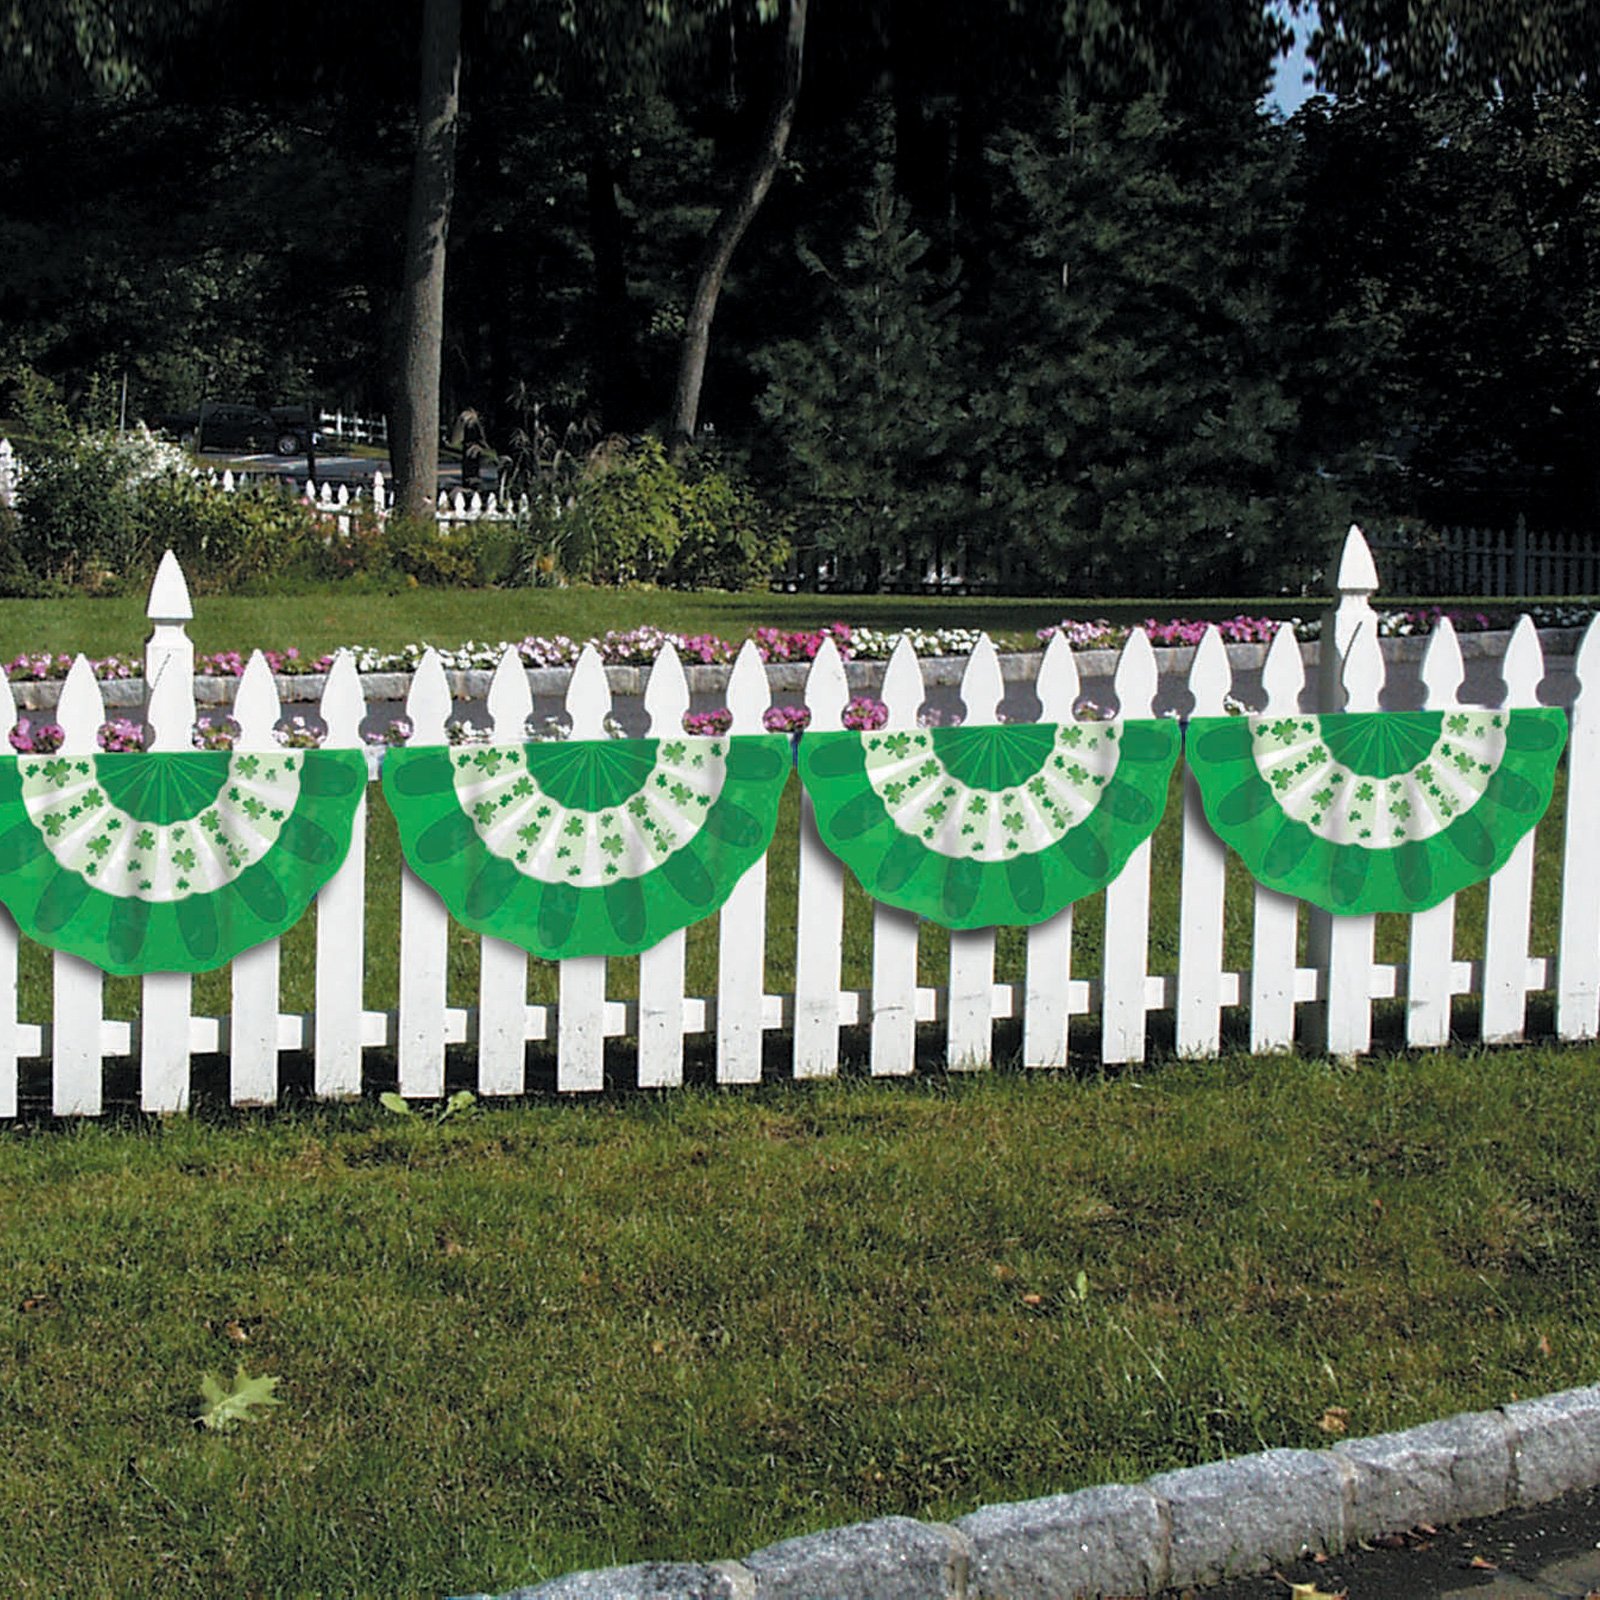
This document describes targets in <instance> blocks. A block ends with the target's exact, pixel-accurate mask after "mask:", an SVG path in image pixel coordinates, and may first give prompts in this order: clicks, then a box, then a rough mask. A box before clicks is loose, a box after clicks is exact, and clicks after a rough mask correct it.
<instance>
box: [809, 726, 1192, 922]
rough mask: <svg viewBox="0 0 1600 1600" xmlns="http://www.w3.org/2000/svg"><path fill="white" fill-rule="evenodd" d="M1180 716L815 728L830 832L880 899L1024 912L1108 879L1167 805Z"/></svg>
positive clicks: (814, 753) (948, 916)
mask: <svg viewBox="0 0 1600 1600" xmlns="http://www.w3.org/2000/svg"><path fill="white" fill-rule="evenodd" d="M1178 741H1179V731H1178V725H1177V723H1176V722H1173V721H1170V720H1138V721H1135V720H1127V721H1123V720H1120V719H1119V720H1114V721H1110V722H1099V723H1075V722H1073V723H1060V724H1057V723H1012V724H1004V725H994V726H991V725H975V726H969V727H956V728H931V729H915V730H910V731H902V732H888V731H879V732H866V733H855V732H843V733H808V734H805V735H803V736H802V738H801V740H800V756H799V764H800V777H801V781H802V782H803V783H804V784H805V787H806V792H807V793H808V794H809V795H810V796H811V798H812V801H813V803H814V805H815V808H816V819H817V829H818V832H819V833H820V834H821V835H822V839H823V842H824V843H825V844H826V845H827V846H828V848H829V849H830V850H831V851H833V853H834V854H835V855H837V856H838V857H839V859H840V860H841V861H843V862H844V864H845V865H846V866H847V867H849V868H850V870H851V871H852V872H853V873H854V874H855V875H856V877H857V878H859V879H860V881H861V884H862V887H863V888H865V889H866V891H867V893H868V894H870V895H871V896H872V897H873V898H874V899H876V900H881V901H882V902H883V903H884V904H886V905H892V906H899V907H900V908H901V909H903V910H906V911H914V912H917V913H918V914H919V915H921V916H924V917H927V918H928V919H929V920H931V921H933V922H937V923H940V924H942V925H943V926H945V927H948V928H985V927H995V926H1014V925H1026V924H1031V923H1036V922H1043V921H1044V920H1045V919H1047V918H1049V917H1053V916H1054V915H1056V913H1057V912H1059V911H1060V910H1062V909H1063V908H1064V907H1065V906H1068V905H1070V904H1071V903H1072V902H1073V901H1075V900H1079V899H1081V898H1083V896H1085V895H1087V894H1092V893H1093V892H1094V891H1095V890H1097V889H1101V888H1104V887H1105V885H1106V884H1107V883H1109V882H1110V881H1111V880H1112V879H1113V878H1114V877H1115V876H1116V875H1117V873H1118V872H1120V871H1121V870H1122V867H1123V865H1124V863H1125V862H1126V861H1127V859H1128V857H1129V856H1130V855H1131V854H1132V853H1133V851H1134V850H1135V849H1136V848H1137V847H1138V846H1139V845H1140V844H1141V843H1143V842H1144V840H1146V839H1148V838H1149V837H1150V835H1151V834H1152V833H1153V832H1154V831H1155V827H1156V824H1157V823H1158V822H1159V821H1160V820H1161V814H1162V811H1163V810H1164V809H1165V806H1166V798H1167V785H1168V781H1169V780H1170V778H1171V775H1172V769H1173V766H1174V764H1175V763H1176V761H1177V755H1178Z"/></svg>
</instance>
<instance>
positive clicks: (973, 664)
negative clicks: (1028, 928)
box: [945, 633, 1005, 1072]
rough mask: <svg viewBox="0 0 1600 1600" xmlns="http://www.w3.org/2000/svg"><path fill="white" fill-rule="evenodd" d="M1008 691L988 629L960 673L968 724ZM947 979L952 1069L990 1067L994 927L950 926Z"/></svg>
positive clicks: (991, 711) (982, 722)
mask: <svg viewBox="0 0 1600 1600" xmlns="http://www.w3.org/2000/svg"><path fill="white" fill-rule="evenodd" d="M1004 693H1005V681H1004V679H1002V677H1001V676H1000V657H999V655H998V654H997V653H996V651H995V647H994V641H993V640H992V639H991V638H990V637H989V635H988V634H986V633H982V634H979V635H978V642H977V643H976V644H975V645H974V646H973V647H972V653H971V654H970V655H969V656H968V657H967V666H966V670H965V671H964V672H963V673H962V674H961V703H962V705H963V706H965V707H966V714H967V715H966V723H967V726H968V727H992V726H993V725H994V724H996V723H997V722H999V720H1000V698H1001V696H1002V695H1003V694H1004ZM948 982H949V1005H950V1020H949V1026H948V1029H947V1033H946V1046H945V1064H946V1066H947V1067H948V1068H949V1069H950V1070H951V1071H952V1072H959V1071H967V1070H971V1069H975V1068H978V1067H987V1066H988V1065H989V1064H990V1062H991V1061H992V1060H993V1059H994V929H993V928H965V929H960V930H957V929H952V930H951V933H950V974H949V980H948Z"/></svg>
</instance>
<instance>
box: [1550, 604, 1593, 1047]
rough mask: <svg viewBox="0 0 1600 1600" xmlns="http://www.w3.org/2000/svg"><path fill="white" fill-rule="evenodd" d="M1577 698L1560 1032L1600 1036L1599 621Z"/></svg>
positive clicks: (1560, 950) (1570, 758)
mask: <svg viewBox="0 0 1600 1600" xmlns="http://www.w3.org/2000/svg"><path fill="white" fill-rule="evenodd" d="M1574 670H1575V671H1576V673H1577V678H1578V694H1577V698H1576V699H1575V700H1574V701H1573V705H1572V728H1571V733H1570V735H1569V737H1568V740H1567V823H1566V832H1565V837H1564V839H1563V848H1562V858H1561V868H1562V871H1561V934H1560V943H1559V945H1558V947H1557V956H1556V1032H1557V1033H1558V1034H1559V1035H1560V1036H1561V1037H1562V1038H1563V1039H1592V1038H1594V1037H1595V1035H1596V1034H1597V1033H1600V894H1597V893H1596V892H1595V885H1596V884H1600V828H1596V827H1595V823H1594V819H1595V817H1596V815H1597V814H1600V690H1597V689H1596V687H1595V685H1596V684H1600V616H1596V617H1592V618H1591V619H1590V621H1589V626H1588V627H1587V628H1586V629H1585V630H1584V634H1583V640H1582V642H1581V643H1580V644H1579V646H1578V657H1577V661H1576V662H1575V663H1574Z"/></svg>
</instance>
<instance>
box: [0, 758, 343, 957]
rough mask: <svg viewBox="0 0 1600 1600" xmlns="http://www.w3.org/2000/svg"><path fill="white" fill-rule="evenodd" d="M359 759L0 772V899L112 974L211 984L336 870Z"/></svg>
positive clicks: (297, 911)
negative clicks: (217, 970) (171, 976)
mask: <svg viewBox="0 0 1600 1600" xmlns="http://www.w3.org/2000/svg"><path fill="white" fill-rule="evenodd" d="M366 781H367V764H366V757H365V755H364V754H363V753H362V752H361V751H359V750H282V751H275V752H270V753H266V752H263V753H252V752H245V751H226V750H197V751H174V752H170V753H161V752H151V753H148V754H146V753H142V752H118V753H108V754H97V755H88V756H66V755H29V756H21V757H16V758H8V759H5V760H3V761H0V901H4V903H5V905H6V907H7V909H8V910H9V911H10V912H11V914H12V916H14V917H15V918H16V920H17V925H18V926H19V927H20V928H21V929H22V931H23V932H24V933H25V934H27V935H28V936H29V937H30V938H32V939H37V940H38V941H39V942H40V943H41V944H46V945H49V946H50V947H51V948H53V949H56V950H65V951H67V952H69V953H70V954H72V955H77V956H82V957H83V958H84V959H85V960H86V961H92V962H93V963H94V964H95V965H96V966H97V967H100V968H102V969H103V970H104V971H106V972H112V973H119V974H124V975H126V974H136V973H147V972H208V971H210V970H211V969H212V968H213V967H220V966H222V965H223V963H224V962H227V961H231V960H232V959H233V957H234V956H236V955H238V954H239V952H240V951H242V950H248V949H249V948H251V947H252V946H253V945H258V944H262V943H264V942H265V941H267V940H268V939H273V938H276V937H277V936H278V935H279V934H282V933H284V932H286V931H287V930H288V929H289V928H291V927H293V926H294V924H295V923H296V922H297V921H298V920H299V919H300V916H301V915H302V913H303V912H304V911H305V909H306V907H307V905H309V904H310V902H311V899H312V896H314V895H315V894H316V892H317V890H318V889H320V888H321V887H322V885H323V884H324V883H326V882H327V881H328V879H329V878H330V877H332V876H333V874H334V872H335V871H337V870H338V867H339V865H340V863H341V862H342V861H343V860H344V858H345V855H346V853H347V852H348V851H349V848H350V832H351V819H352V818H353V817H354V815H355V809H356V802H357V801H358V800H359V799H360V797H361V795H362V793H363V792H364V790H365V788H366Z"/></svg>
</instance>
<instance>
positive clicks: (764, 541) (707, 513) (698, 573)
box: [667, 470, 789, 589]
mask: <svg viewBox="0 0 1600 1600" xmlns="http://www.w3.org/2000/svg"><path fill="white" fill-rule="evenodd" d="M678 520H679V524H680V526H681V528H682V538H681V539H680V540H679V543H678V548H677V551H676V552H675V554H674V555H673V558H672V564H671V566H670V567H669V568H668V570H667V582H668V583H670V584H672V585H673V586H674V587H676V588H680V589H748V588H751V587H752V586H753V585H755V584H758V583H762V582H764V581H765V580H766V579H768V578H769V577H771V576H772V574H773V572H774V571H776V570H777V568H778V567H779V566H780V565H781V564H782V563H783V562H784V561H785V560H787V559H788V555H789V540H788V537H787V535H786V533H785V530H784V528H783V525H782V523H781V522H780V521H779V519H778V518H777V517H776V516H775V515H774V514H773V512H772V511H771V509H770V508H769V507H767V506H766V505H765V504H763V502H762V501H761V499H760V498H759V497H758V496H757V495H756V493H755V491H754V490H753V489H751V488H750V487H749V486H748V485H747V484H743V483H739V482H736V481H735V480H734V479H733V478H731V477H729V476H728V474H727V473H726V472H724V471H720V470H719V471H714V472H710V473H707V474H706V475H705V476H704V477H701V478H699V479H698V480H697V481H693V482H688V483H685V484H684V486H683V495H682V499H681V502H680V506H679V513H678Z"/></svg>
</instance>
